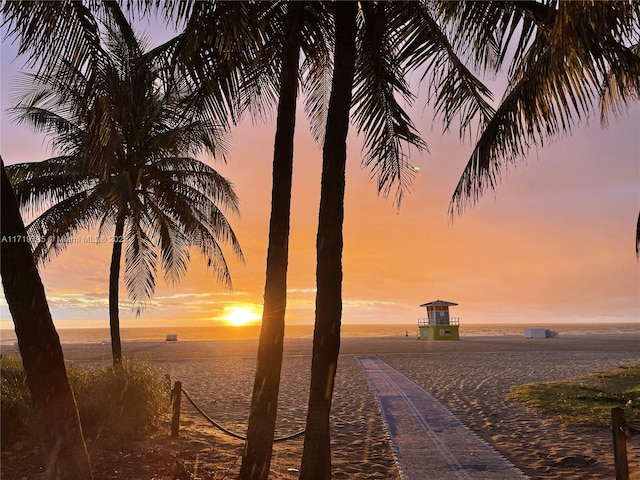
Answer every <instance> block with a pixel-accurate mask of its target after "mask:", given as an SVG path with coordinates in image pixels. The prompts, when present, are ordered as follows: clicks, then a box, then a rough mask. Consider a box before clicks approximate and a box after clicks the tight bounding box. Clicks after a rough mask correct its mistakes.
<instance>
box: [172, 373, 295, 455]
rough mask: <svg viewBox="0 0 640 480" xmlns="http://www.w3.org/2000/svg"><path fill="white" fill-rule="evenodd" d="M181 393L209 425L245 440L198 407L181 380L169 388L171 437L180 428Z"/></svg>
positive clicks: (174, 435) (242, 436)
mask: <svg viewBox="0 0 640 480" xmlns="http://www.w3.org/2000/svg"><path fill="white" fill-rule="evenodd" d="M182 395H184V397H185V398H186V399H187V400H188V401H189V403H190V404H191V406H193V408H194V409H195V410H196V411H197V412H198V413H199V414H200V415H202V417H203V418H204V419H205V420H206V421H207V422H209V423H210V424H211V425H213V426H214V427H215V428H217V429H218V430H220V431H221V432H222V433H224V434H226V435H228V436H230V437H233V438H237V439H238V440H246V439H247V437H246V436H244V435H240V434H239V433H235V432H233V431H231V430H229V429H228V428H226V427H224V426H223V425H221V424H220V423H218V422H216V421H215V420H214V419H213V418H211V417H210V416H209V415H207V414H206V413H205V412H204V411H203V410H202V408H200V407H199V406H198V404H197V403H196V402H195V400H194V399H193V398H192V397H191V395H189V393H188V392H187V391H186V390H185V389H184V388H182V382H175V383H174V384H173V388H172V389H171V405H172V414H171V436H172V437H177V436H178V430H179V428H180V400H181V398H182ZM304 433H305V430H300V431H298V432H295V433H292V434H290V435H285V436H283V437H278V438H274V439H273V441H274V443H278V442H285V441H287V440H292V439H294V438H298V437H300V436H302V435H304Z"/></svg>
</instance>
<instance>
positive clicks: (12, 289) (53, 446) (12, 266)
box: [0, 159, 92, 480]
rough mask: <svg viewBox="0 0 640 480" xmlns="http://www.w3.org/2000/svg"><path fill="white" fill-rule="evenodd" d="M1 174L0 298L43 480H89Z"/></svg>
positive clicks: (63, 374)
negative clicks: (30, 410)
mask: <svg viewBox="0 0 640 480" xmlns="http://www.w3.org/2000/svg"><path fill="white" fill-rule="evenodd" d="M0 166H1V169H2V183H1V185H0V190H1V196H2V203H1V204H2V214H1V215H0V219H1V222H0V223H1V224H2V225H1V227H0V230H1V231H0V235H1V236H2V238H3V239H5V238H7V239H11V241H8V242H3V243H2V249H1V250H0V262H1V263H0V269H1V274H2V285H3V287H4V294H5V298H6V300H7V304H8V305H9V310H10V311H11V317H12V318H13V323H14V325H15V330H16V336H17V337H18V347H19V349H20V355H21V356H22V363H23V365H24V370H25V373H26V377H27V385H28V387H29V392H30V394H31V401H32V402H33V405H34V408H35V410H36V414H37V415H38V418H39V421H38V422H37V423H36V425H37V426H39V427H40V428H41V431H40V432H39V433H40V435H41V436H40V438H41V439H42V441H43V444H44V452H45V455H46V463H47V471H46V474H45V478H48V479H63V478H64V479H74V480H75V479H77V480H86V479H91V478H92V474H91V465H90V462H89V454H88V453H87V448H86V445H85V443H84V438H83V435H82V427H81V425H80V417H79V416H78V408H77V406H76V402H75V398H74V396H73V392H72V390H71V387H70V385H69V380H68V378H67V371H66V369H65V366H64V356H63V354H62V347H61V346H60V339H59V337H58V333H57V332H56V329H55V326H54V325H53V320H52V318H51V312H50V311H49V305H48V304H47V298H46V295H45V291H44V286H43V285H42V280H41V279H40V274H39V273H38V269H37V267H36V264H35V261H34V258H33V253H32V252H31V247H30V246H29V243H28V242H27V241H26V235H27V233H26V230H25V228H24V223H23V222H22V217H21V216H20V211H19V209H18V203H17V201H16V198H15V195H14V194H13V191H12V187H11V184H10V183H9V178H8V177H7V174H6V172H5V169H4V163H3V162H2V160H1V159H0Z"/></svg>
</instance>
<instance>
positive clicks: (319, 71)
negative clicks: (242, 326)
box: [165, 2, 332, 479]
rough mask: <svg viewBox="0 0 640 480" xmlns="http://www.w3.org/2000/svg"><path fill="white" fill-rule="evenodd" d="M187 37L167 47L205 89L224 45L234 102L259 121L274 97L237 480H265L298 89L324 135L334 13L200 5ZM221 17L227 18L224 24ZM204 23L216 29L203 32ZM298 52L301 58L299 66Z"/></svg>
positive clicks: (307, 7) (298, 6) (316, 8)
mask: <svg viewBox="0 0 640 480" xmlns="http://www.w3.org/2000/svg"><path fill="white" fill-rule="evenodd" d="M167 6H168V7H169V10H168V11H167V15H168V16H169V17H174V16H175V15H176V14H183V15H185V16H186V17H188V21H187V25H186V27H185V31H184V34H183V36H182V38H181V39H180V41H179V42H177V44H176V45H174V46H169V45H167V46H165V48H167V49H168V50H169V51H171V52H172V53H173V54H174V55H176V56H177V58H178V59H179V62H178V65H183V66H184V68H185V69H186V71H187V73H188V74H189V75H191V76H192V78H193V79H194V81H196V80H197V81H198V82H199V83H200V85H201V87H202V88H203V89H204V91H206V90H207V89H208V88H209V86H208V83H209V81H208V80H207V79H214V78H215V77H216V71H217V70H218V66H219V65H220V64H221V63H223V62H221V61H220V59H219V58H217V55H219V51H220V48H221V46H223V48H222V50H223V51H224V52H225V54H226V55H228V56H231V57H235V58H236V59H237V60H236V62H237V64H236V65H237V67H238V68H241V69H242V71H243V75H242V79H241V81H240V82H239V83H238V84H237V85H238V87H239V88H238V91H237V92H236V96H237V97H238V98H240V99H241V102H242V101H243V100H242V99H244V101H245V103H244V104H243V105H242V107H243V108H249V109H250V110H251V113H252V114H253V115H254V116H257V117H261V116H263V115H264V113H265V112H266V111H267V110H268V108H269V106H270V105H271V104H272V103H275V100H276V99H277V104H278V107H277V120H276V136H275V141H274V153H273V185H272V196H271V206H272V207H271V219H270V226H269V244H268V249H267V265H266V275H265V291H264V292H265V293H264V308H263V317H262V325H261V331H260V340H259V347H258V357H257V364H256V375H255V381H254V389H253V395H252V400H251V411H250V416H249V424H248V431H247V441H246V444H245V449H244V453H243V460H242V466H241V470H240V478H243V479H266V478H267V477H268V474H269V467H270V463H271V456H272V449H273V439H274V431H275V420H276V414H277V405H278V394H279V384H280V371H281V365H282V353H283V340H284V322H285V312H286V303H287V282H286V280H287V277H286V276H287V263H288V241H289V222H290V210H291V180H292V171H293V139H294V132H295V114H296V105H297V92H298V88H299V84H300V83H301V84H302V89H303V90H304V92H305V93H306V94H307V95H306V102H307V103H306V106H305V110H306V112H307V114H308V115H309V117H310V119H311V121H312V129H313V130H312V131H313V133H314V135H316V137H320V136H322V134H323V133H324V132H323V130H324V119H325V117H326V115H325V113H326V101H325V100H326V91H327V89H326V88H325V87H326V82H327V80H328V78H329V77H330V73H331V61H330V49H329V46H328V45H329V41H330V39H331V37H330V35H327V29H328V28H329V27H330V26H331V21H332V18H331V15H328V13H327V7H326V5H325V4H323V3H322V2H274V3H271V2H258V3H256V4H252V3H247V2H217V3H207V4H203V3H197V4H195V5H193V6H192V10H191V11H190V12H187V11H182V12H180V11H178V12H176V11H174V10H173V9H172V8H171V5H167ZM221 19H222V20H221ZM202 25H211V26H215V27H214V28H213V27H212V28H211V29H202ZM301 51H302V52H303V53H304V58H303V60H302V62H301V58H300V57H301Z"/></svg>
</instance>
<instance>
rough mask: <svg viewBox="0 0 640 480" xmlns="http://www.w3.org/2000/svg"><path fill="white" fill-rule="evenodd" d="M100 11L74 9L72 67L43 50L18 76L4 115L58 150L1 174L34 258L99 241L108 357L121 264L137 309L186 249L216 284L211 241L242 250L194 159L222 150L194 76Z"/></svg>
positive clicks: (121, 20)
mask: <svg viewBox="0 0 640 480" xmlns="http://www.w3.org/2000/svg"><path fill="white" fill-rule="evenodd" d="M102 13H103V14H102V15H101V16H95V17H94V16H93V15H92V14H91V12H89V11H86V12H85V16H86V18H85V20H86V21H85V22H83V23H82V24H81V25H82V27H81V28H85V29H87V30H90V32H86V34H87V36H89V33H91V34H92V35H96V36H97V38H96V39H95V43H94V44H93V45H92V48H90V49H89V54H88V57H87V58H86V61H85V63H84V64H83V65H81V66H80V67H78V66H77V65H75V64H73V63H72V60H70V59H69V58H68V56H69V55H70V54H71V52H68V51H66V50H64V49H62V50H61V51H58V50H55V51H54V52H52V57H54V59H55V61H53V60H51V59H49V68H48V70H45V71H40V72H38V73H35V74H28V75H24V76H23V81H22V83H21V84H20V86H19V90H20V93H21V94H22V98H21V100H20V101H19V103H18V104H17V105H16V106H15V107H14V108H13V109H11V112H10V113H11V115H12V116H13V118H14V120H16V121H18V122H24V123H26V124H27V125H29V126H31V127H32V128H33V129H34V130H36V131H38V132H42V133H44V134H46V135H48V136H49V137H50V138H51V139H52V146H53V148H54V151H55V153H57V154H58V155H56V156H55V157H53V158H51V159H48V160H44V161H40V162H33V163H21V164H15V165H11V166H8V167H7V172H8V175H9V177H10V179H11V182H12V184H13V187H14V190H15V192H16V196H17V198H18V201H19V203H20V205H21V208H22V209H23V212H24V213H25V214H30V215H31V217H32V218H33V220H32V221H31V223H30V224H29V225H28V226H27V232H28V238H30V239H33V241H32V246H33V248H34V255H35V257H36V259H37V260H39V261H40V262H46V261H48V260H51V259H52V258H53V257H55V256H56V255H57V254H58V253H59V252H60V251H62V250H64V249H66V248H67V247H68V246H69V245H70V244H71V243H77V242H74V241H73V239H74V238H77V235H78V232H81V231H91V230H96V231H97V235H96V237H95V238H96V239H97V240H96V241H95V242H92V243H103V242H105V243H109V244H110V246H111V250H112V256H111V265H110V270H109V295H108V298H109V324H110V330H111V344H112V355H113V362H114V364H117V363H119V362H120V361H121V359H122V347H121V341H120V320H119V296H120V292H119V283H120V278H121V273H120V271H121V264H122V263H124V274H123V275H122V277H123V278H124V284H125V286H126V290H127V294H128V296H129V298H130V300H131V302H132V305H133V309H134V311H135V312H136V314H138V315H139V314H140V312H141V311H142V309H143V308H144V306H145V305H146V302H147V301H148V300H149V299H150V298H151V297H152V296H153V294H154V291H155V286H156V277H157V276H158V271H160V270H161V271H162V272H163V274H164V280H165V282H166V283H168V284H169V285H176V284H178V283H179V282H180V280H181V279H182V277H183V276H184V275H185V273H186V271H187V267H188V264H189V261H190V258H191V257H190V255H191V249H195V250H197V251H199V252H200V254H201V255H202V257H203V258H204V260H205V262H206V265H207V266H208V267H210V269H211V271H212V272H213V274H214V276H215V278H216V279H217V280H218V281H219V282H220V283H221V284H223V285H224V286H226V287H231V275H230V272H229V267H228V265H227V261H226V258H225V255H224V252H223V250H222V245H225V244H226V245H228V246H230V248H231V249H232V251H233V253H234V254H235V255H236V256H237V257H238V258H240V259H242V252H241V249H240V245H239V242H238V240H237V238H236V236H235V233H234V231H233V229H232V228H231V225H230V224H229V221H228V219H227V216H226V214H225V213H230V214H237V213H238V199H237V197H236V194H235V192H234V189H233V186H232V184H231V183H230V182H229V181H228V180H227V179H225V178H224V177H223V176H221V175H220V174H219V173H218V172H217V171H216V170H214V169H213V168H212V167H211V166H210V165H208V164H207V163H205V162H203V161H201V160H198V159H196V158H195V157H196V156H197V155H200V154H206V155H208V156H209V157H210V158H216V157H220V156H221V155H222V156H224V152H225V141H224V133H225V129H224V126H225V122H223V121H221V120H220V119H219V112H218V111H217V110H216V111H215V112H214V113H212V109H210V108H205V107H204V106H203V103H206V102H205V100H203V98H202V97H203V94H202V92H201V91H200V90H199V86H197V87H196V85H194V84H193V83H192V82H190V81H189V79H188V78H187V77H185V76H183V75H180V73H179V70H178V69H176V68H175V65H174V64H173V63H171V62H169V61H163V60H162V59H161V57H156V56H154V55H152V54H150V53H149V52H148V48H147V46H146V45H145V42H144V41H143V40H141V39H140V38H139V37H138V36H137V35H136V34H135V33H134V31H133V29H132V27H131V25H130V24H129V22H128V20H127V19H126V17H125V15H124V13H123V12H122V11H121V10H120V7H119V6H118V4H117V3H115V2H107V3H105V4H104V9H103V12H102ZM16 28H20V26H19V25H18V26H17V27H16ZM89 67H91V68H89ZM214 110H215V109H214ZM34 217H35V218H34Z"/></svg>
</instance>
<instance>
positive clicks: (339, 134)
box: [300, 1, 357, 480]
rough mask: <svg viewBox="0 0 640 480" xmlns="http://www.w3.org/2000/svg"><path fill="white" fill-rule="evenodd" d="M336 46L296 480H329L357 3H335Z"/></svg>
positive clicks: (324, 148)
mask: <svg viewBox="0 0 640 480" xmlns="http://www.w3.org/2000/svg"><path fill="white" fill-rule="evenodd" d="M334 5H335V9H336V45H335V53H334V65H335V66H334V72H333V79H332V84H331V97H330V99H329V110H328V115H327V127H326V134H325V141H324V147H323V151H322V184H321V191H320V213H319V216H318V235H317V238H316V250H317V266H316V284H317V293H316V318H315V330H314V333H313V357H312V363H311V389H310V394H309V409H308V411H307V431H306V434H305V437H304V451H303V454H302V467H301V471H300V479H301V480H324V479H330V478H331V443H330V440H331V438H330V429H329V414H330V412H331V398H332V396H333V386H334V380H335V374H336V368H337V364H338V353H339V351H340V323H341V316H342V223H343V219H344V189H345V167H346V158H347V133H348V131H349V109H350V106H351V94H352V85H353V77H354V70H355V60H356V42H355V40H356V14H357V4H356V2H351V1H350V2H336V3H335V4H334Z"/></svg>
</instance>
